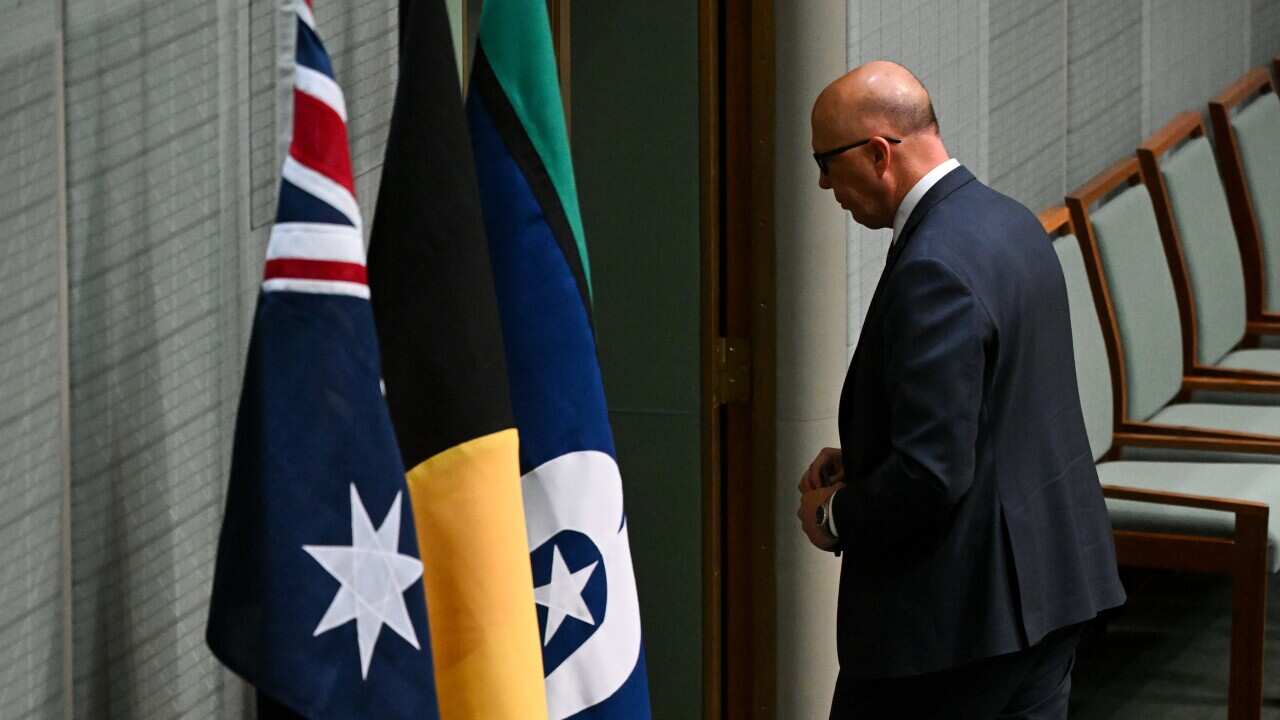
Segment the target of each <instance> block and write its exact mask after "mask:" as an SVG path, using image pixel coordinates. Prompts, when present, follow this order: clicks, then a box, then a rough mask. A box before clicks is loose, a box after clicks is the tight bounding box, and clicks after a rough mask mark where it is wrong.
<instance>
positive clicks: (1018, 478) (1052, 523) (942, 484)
mask: <svg viewBox="0 0 1280 720" xmlns="http://www.w3.org/2000/svg"><path fill="white" fill-rule="evenodd" d="M812 132H813V138H812V140H813V151H814V153H813V157H814V159H815V160H816V161H817V163H818V185H819V186H820V187H822V188H823V189H827V190H830V191H831V193H832V195H834V196H835V200H836V202H838V203H839V204H840V206H841V207H843V208H845V209H846V210H848V211H849V212H850V213H851V214H852V215H853V218H854V220H857V221H858V222H859V223H860V224H862V225H865V226H866V227H868V228H893V242H892V244H891V245H890V247H889V253H888V256H887V258H886V260H885V269H884V273H883V275H882V276H881V278H880V283H879V284H878V285H877V286H876V291H875V296H874V297H873V298H872V300H871V305H870V307H869V308H868V309H867V314H866V318H865V320H864V321H863V325H862V333H861V336H860V337H859V339H858V348H857V351H856V352H855V353H854V356H853V360H852V362H851V363H850V365H849V371H848V374H847V376H846V378H845V382H844V389H843V391H842V392H841V397H840V415H839V426H840V444H841V447H840V448H838V449H836V448H827V449H825V450H823V451H822V452H820V453H819V454H818V456H817V457H816V458H815V459H814V461H813V463H812V464H811V465H810V466H809V469H808V470H807V471H806V472H805V473H804V475H803V477H802V478H801V481H800V491H801V501H800V508H799V510H798V512H797V515H798V517H799V518H800V521H801V525H802V528H803V530H804V532H805V533H806V534H807V535H808V537H809V539H810V541H812V542H813V544H814V545H816V546H817V547H819V548H822V549H824V550H834V551H837V552H839V551H843V561H842V566H841V574H840V599H839V606H838V612H837V623H836V625H837V630H836V642H837V649H838V652H839V658H840V673H839V677H838V680H837V683H836V691H835V697H834V699H833V701H832V708H831V717H832V718H995V717H1000V718H1065V717H1066V713H1067V701H1068V697H1069V695H1070V688H1071V668H1072V664H1073V662H1074V657H1075V648H1076V643H1077V641H1078V638H1079V634H1080V628H1081V625H1082V624H1083V623H1085V622H1087V621H1088V620H1090V619H1092V618H1094V617H1095V616H1096V615H1097V614H1098V613H1099V612H1100V611H1102V610H1104V609H1107V608H1111V607H1114V606H1117V605H1119V604H1121V603H1123V602H1124V600H1125V595H1124V590H1123V588H1122V587H1121V585H1120V581H1119V577H1118V575H1117V572H1116V559H1115V548H1114V545H1113V542H1112V537H1111V525H1110V522H1109V520H1108V518H1107V511H1106V506H1105V504H1104V502H1103V498H1102V492H1101V489H1100V487H1099V484H1098V477H1097V474H1096V471H1095V470H1094V463H1093V456H1092V453H1091V451H1090V449H1089V440H1088V438H1087V437H1086V435H1085V428H1084V419H1083V416H1082V413H1081V410H1080V397H1079V391H1078V389H1077V387H1076V374H1075V366H1074V363H1073V359H1072V358H1073V356H1072V347H1071V326H1070V319H1069V316H1068V314H1067V292H1066V286H1065V283H1064V281H1063V277H1062V270H1061V268H1060V266H1059V265H1058V261H1057V256H1056V255H1055V253H1054V251H1053V248H1052V244H1051V242H1050V241H1049V239H1048V238H1047V237H1046V236H1045V233H1044V231H1043V230H1042V229H1041V227H1040V223H1039V222H1038V221H1037V220H1036V218H1035V216H1034V215H1033V214H1032V213H1031V212H1029V211H1028V210H1027V209H1026V208H1024V207H1023V206H1022V205H1019V204H1018V203H1017V202H1016V201H1014V200H1012V199H1010V198H1007V197H1005V196H1003V195H1001V194H999V193H997V192H995V191H994V190H992V189H991V188H988V187H987V186H985V185H983V184H982V183H981V182H978V181H977V180H976V179H974V177H973V174H972V173H970V172H969V171H968V170H966V169H965V168H964V167H962V166H961V165H960V164H959V163H958V162H956V161H955V160H954V159H951V157H950V155H949V154H948V153H947V150H946V148H945V147H944V146H943V144H942V139H941V137H940V136H939V134H938V122H937V119H936V117H935V116H934V111H933V105H932V103H931V101H930V99H929V95H928V93H927V92H926V91H925V89H924V86H923V85H921V84H920V82H919V80H917V79H916V78H915V76H913V75H912V74H911V73H910V72H908V71H907V70H906V69H905V68H903V67H901V66H899V65H896V64H893V63H888V62H873V63H868V64H866V65H863V66H861V67H859V68H856V69H855V70H853V71H852V72H850V73H849V74H847V75H845V76H843V77H841V78H839V79H838V80H836V81H835V82H833V83H831V85H830V86H828V87H827V88H826V89H825V90H823V92H822V94H821V95H819V96H818V99H817V101H816V102H815V103H814V106H813V115H812Z"/></svg>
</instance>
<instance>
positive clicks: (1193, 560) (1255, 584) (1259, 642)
mask: <svg viewBox="0 0 1280 720" xmlns="http://www.w3.org/2000/svg"><path fill="white" fill-rule="evenodd" d="M1040 224H1041V225H1042V226H1043V227H1044V229H1045V232H1047V233H1049V235H1050V236H1051V237H1054V236H1062V235H1065V234H1067V233H1070V232H1072V216H1071V214H1070V213H1069V212H1068V210H1067V208H1065V207H1061V206H1059V207H1055V208H1052V209H1050V210H1046V211H1045V212H1043V213H1041V214H1040ZM1076 238H1077V240H1079V242H1080V246H1081V250H1082V251H1083V252H1084V254H1085V265H1086V269H1087V270H1088V272H1089V286H1090V290H1091V291H1092V293H1093V299H1094V307H1095V308H1096V309H1097V312H1098V321H1099V322H1100V323H1102V326H1103V336H1104V341H1105V342H1106V345H1107V355H1108V359H1109V360H1110V365H1111V378H1112V380H1111V382H1112V395H1113V396H1114V397H1118V398H1122V397H1123V394H1124V392H1125V384H1124V375H1123V374H1121V373H1118V372H1117V362H1116V360H1117V358H1116V356H1115V354H1114V353H1113V351H1112V348H1113V344H1114V343H1113V342H1112V341H1113V338H1112V337H1111V336H1112V335H1113V332H1114V328H1115V315H1114V312H1112V310H1111V307H1110V299H1109V297H1108V295H1107V291H1106V286H1105V283H1104V282H1102V278H1101V277H1100V276H1099V275H1098V274H1097V273H1095V272H1093V270H1092V269H1091V266H1093V265H1096V260H1097V248H1096V246H1094V245H1093V243H1092V241H1091V240H1090V241H1086V240H1085V238H1084V237H1083V236H1082V235H1081V234H1080V233H1076ZM1104 300H1105V304H1104ZM1108 327H1110V328H1111V331H1108V330H1107V328H1108ZM1117 405H1118V406H1121V407H1122V406H1123V402H1120V403H1117ZM1116 418H1117V427H1116V433H1115V436H1114V439H1113V441H1112V443H1113V444H1112V447H1111V448H1110V449H1109V450H1108V452H1107V456H1114V454H1115V453H1116V451H1117V450H1118V448H1119V446H1121V445H1150V444H1158V445H1160V446H1162V447H1184V448H1188V449H1203V450H1218V449H1232V448H1234V449H1238V447H1237V446H1235V444H1234V443H1236V442H1241V441H1242V439H1229V438H1217V437H1212V436H1210V437H1205V436H1199V435H1196V434H1194V433H1193V432H1192V430H1193V429H1192V428H1174V429H1173V430H1176V431H1177V432H1178V433H1181V435H1180V436H1174V435H1171V436H1167V437H1163V438H1160V439H1155V440H1153V438H1154V437H1155V436H1152V437H1150V438H1149V437H1146V436H1142V435H1139V434H1136V433H1132V432H1124V433H1121V432H1120V424H1119V422H1118V421H1119V418H1120V416H1119V415H1117V416H1116ZM1149 441H1151V442H1149ZM1268 445H1269V449H1268V450H1264V451H1269V452H1276V451H1280V439H1276V438H1269V439H1268ZM1104 457H1105V456H1104ZM1102 493H1103V495H1104V496H1106V497H1108V498H1112V499H1116V500H1130V501H1134V502H1144V503H1153V504H1162V505H1174V506H1179V507H1191V508H1202V509H1207V510H1218V511H1222V512H1229V513H1232V514H1234V516H1235V532H1234V533H1233V534H1232V535H1231V536H1230V537H1217V536H1206V535H1195V534H1190V533H1188V534H1182V533H1156V532H1143V531H1136V530H1113V534H1114V537H1115V543H1116V559H1117V560H1118V562H1119V563H1120V564H1121V565H1125V566H1130V567H1147V568H1161V569H1170V570H1189V571H1193V572H1203V573H1213V574H1218V575H1227V576H1229V577H1230V578H1231V665H1230V672H1229V680H1228V690H1227V708H1228V710H1227V717H1228V720H1246V719H1249V720H1256V718H1258V717H1259V715H1260V714H1261V712H1262V678H1263V651H1264V640H1265V632H1266V608H1267V601H1266V598H1267V574H1268V567H1267V518H1268V515H1269V512H1270V509H1269V508H1268V506H1267V505H1265V504H1263V503H1257V502H1252V501H1248V500H1233V499H1228V498H1220V497H1209V496H1200V495H1187V494H1183V493H1173V492H1164V491H1159V490H1150V489H1139V488H1130V487H1123V486H1118V485H1103V486H1102Z"/></svg>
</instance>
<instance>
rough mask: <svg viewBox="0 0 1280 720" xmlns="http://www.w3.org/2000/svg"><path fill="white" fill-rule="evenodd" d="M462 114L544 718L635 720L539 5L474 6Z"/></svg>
mask: <svg viewBox="0 0 1280 720" xmlns="http://www.w3.org/2000/svg"><path fill="white" fill-rule="evenodd" d="M467 117H468V120H469V123H470V128H471V142H472V147H473V151H474V154H475V163H476V173H477V176H478V179H479V183H480V198H481V203H482V204H483V208H484V219H485V226H486V229H487V233H488V239H489V252H490V255H491V260H492V264H493V272H494V285H495V288H496V290H497V294H498V308H499V311H500V314H501V319H502V330H503V338H504V341H505V344H506V357H507V367H508V371H509V377H510V391H511V404H512V408H513V410H514V412H515V419H516V426H517V428H518V429H519V432H520V472H521V474H522V480H521V482H522V486H523V488H522V489H523V494H524V509H525V522H526V524H527V530H528V547H529V549H530V551H531V554H530V560H531V564H532V567H533V585H534V599H535V602H536V603H537V611H538V622H539V625H540V630H541V641H542V642H541V644H542V666H543V673H544V674H545V676H546V696H547V706H548V711H549V715H550V716H551V717H552V718H557V719H558V718H569V717H573V718H647V717H649V714H650V711H649V697H648V681H647V678H646V675H645V662H644V650H643V646H642V643H641V634H640V608H639V601H638V599H637V593H636V581H635V575H634V572H633V570H632V564H631V550H630V546H629V543H628V540H627V522H626V515H625V513H624V512H623V503H622V477H621V475H620V473H619V471H618V464H617V461H616V454H615V451H614V445H613V435H612V431H611V429H610V427H609V421H608V415H607V412H606V408H605V398H604V390H603V385H602V383H601V378H600V367H599V364H598V362H597V360H596V348H595V334H594V330H593V329H592V325H591V317H590V308H591V274H590V266H589V264H588V262H587V253H586V246H585V244H584V241H583V234H582V221H581V219H580V217H579V212H578V200H577V190H576V188H575V185H574V178H573V165H572V163H571V161H570V157H569V143H568V136H567V134H566V132H565V123H564V114H563V109H562V105H561V100H560V90H559V85H558V84H557V78H556V68H555V57H554V55H553V54H552V46H551V32H550V27H549V23H548V19H547V10H546V2H544V0H485V3H484V7H483V9H482V11H481V18H480V34H479V42H478V47H477V51H476V57H475V63H474V68H473V70H472V76H471V84H470V94H469V97H468V99H467ZM431 600H432V601H434V598H431ZM434 619H435V618H434V616H433V618H432V620H433V625H432V627H433V628H434V627H437V626H436V625H435V624H434Z"/></svg>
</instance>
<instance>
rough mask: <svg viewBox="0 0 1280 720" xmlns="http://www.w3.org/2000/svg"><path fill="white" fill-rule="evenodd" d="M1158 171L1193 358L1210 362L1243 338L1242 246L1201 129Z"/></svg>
mask: <svg viewBox="0 0 1280 720" xmlns="http://www.w3.org/2000/svg"><path fill="white" fill-rule="evenodd" d="M1194 119H1195V123H1196V126H1197V127H1199V123H1200V119H1199V117H1198V116H1194ZM1160 171H1161V175H1162V177H1163V180H1164V183H1163V184H1164V187H1165V189H1166V190H1167V191H1168V198H1169V206H1170V208H1171V211H1172V215H1173V218H1174V221H1175V222H1174V224H1175V227H1176V233H1177V237H1178V240H1179V241H1180V245H1181V249H1182V256H1183V259H1184V260H1185V261H1186V268H1187V275H1188V284H1189V285H1190V290H1191V296H1192V299H1193V301H1194V307H1195V318H1196V321H1195V338H1196V358H1195V359H1196V360H1197V361H1198V362H1199V363H1200V364H1202V365H1214V364H1216V363H1217V362H1218V361H1220V360H1222V358H1223V357H1224V356H1225V355H1226V354H1227V353H1229V352H1231V351H1232V350H1234V349H1235V347H1236V346H1237V345H1238V344H1239V343H1240V341H1241V340H1242V339H1243V338H1244V330H1245V321H1246V319H1247V318H1246V310H1245V295H1244V264H1243V263H1242V262H1241V260H1240V246H1239V245H1238V244H1237V243H1236V237H1235V230H1234V228H1233V227H1232V224H1231V211H1230V210H1229V209H1228V208H1227V194H1226V192H1225V191H1224V190H1223V189H1222V180H1221V179H1220V178H1219V177H1218V167H1217V165H1216V163H1215V162H1214V159H1213V148H1212V147H1211V146H1210V145H1209V140H1208V138H1206V137H1205V136H1204V134H1203V130H1200V134H1199V135H1197V136H1196V137H1193V138H1191V139H1190V140H1188V141H1187V142H1186V143H1185V144H1184V145H1182V146H1181V147H1179V148H1176V149H1174V150H1173V151H1171V152H1170V153H1169V154H1168V155H1166V156H1165V160H1164V163H1163V164H1162V166H1161V168H1160ZM1152 192H1153V194H1154V193H1155V189H1154V188H1153V189H1152Z"/></svg>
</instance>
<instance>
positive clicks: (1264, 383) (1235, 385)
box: [1182, 368, 1280, 393]
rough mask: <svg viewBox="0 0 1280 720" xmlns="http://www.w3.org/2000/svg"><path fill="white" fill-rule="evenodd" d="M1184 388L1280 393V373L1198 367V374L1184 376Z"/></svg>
mask: <svg viewBox="0 0 1280 720" xmlns="http://www.w3.org/2000/svg"><path fill="white" fill-rule="evenodd" d="M1201 371H1204V372H1203V373H1202V372H1201ZM1182 389H1183V390H1192V391H1194V390H1214V391H1218V392H1244V393H1280V374H1276V373H1269V372H1262V371H1252V370H1234V369H1231V368H1196V374H1194V375H1186V376H1184V377H1183V378H1182Z"/></svg>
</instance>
